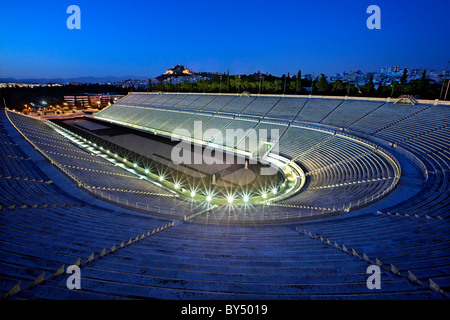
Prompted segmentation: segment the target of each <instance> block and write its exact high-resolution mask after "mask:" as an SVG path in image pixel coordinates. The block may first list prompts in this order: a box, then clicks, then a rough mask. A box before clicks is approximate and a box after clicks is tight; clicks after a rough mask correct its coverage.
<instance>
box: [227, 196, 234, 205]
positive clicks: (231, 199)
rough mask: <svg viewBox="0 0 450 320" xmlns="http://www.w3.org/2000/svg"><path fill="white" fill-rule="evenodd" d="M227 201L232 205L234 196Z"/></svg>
mask: <svg viewBox="0 0 450 320" xmlns="http://www.w3.org/2000/svg"><path fill="white" fill-rule="evenodd" d="M227 200H228V203H229V204H232V203H233V200H234V198H233V196H228V197H227Z"/></svg>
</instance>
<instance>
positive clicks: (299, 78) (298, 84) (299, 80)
mask: <svg viewBox="0 0 450 320" xmlns="http://www.w3.org/2000/svg"><path fill="white" fill-rule="evenodd" d="M295 90H296V91H297V92H300V91H302V71H301V70H300V69H299V70H298V73H297V79H296V83H295Z"/></svg>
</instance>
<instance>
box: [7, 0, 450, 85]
mask: <svg viewBox="0 0 450 320" xmlns="http://www.w3.org/2000/svg"><path fill="white" fill-rule="evenodd" d="M72 4H75V5H78V6H79V7H80V9H81V30H69V29H67V27H66V20H67V18H68V17H69V14H67V13H66V9H67V7H68V6H69V5H72ZM372 4H375V5H378V6H379V7H380V8H381V30H369V29H367V27H366V20H367V18H368V17H369V14H367V13H366V9H367V7H368V6H369V5H372ZM449 12H450V1H449V0H429V1H417V0H410V1H404V0H400V1H397V0H390V1H386V0H369V1H367V0H354V1H348V0H341V1H335V0H323V1H311V0H309V1H301V0H279V1H274V0H270V1H265V0H260V1H253V0H239V1H237V0H224V1H216V0H208V1H205V0H184V1H179V0H171V1H161V0H160V1H152V0H146V1H94V0H70V1H66V0H58V1H48V0H40V1H35V0H33V1H29V0H26V1H12V0H9V1H8V0H0V77H14V78H50V77H63V78H67V77H78V76H109V75H113V76H125V75H138V76H152V77H154V76H157V75H159V74H161V73H162V72H164V71H165V70H166V69H168V68H170V67H172V66H174V65H175V64H177V63H180V64H183V65H185V66H187V67H188V68H190V69H192V70H194V71H219V72H226V71H227V69H229V70H230V73H232V74H235V73H253V72H256V71H258V70H261V71H263V72H269V73H271V74H274V75H281V74H283V73H286V72H291V73H296V72H297V70H298V69H299V68H300V69H301V70H302V72H303V74H305V73H310V72H313V71H314V72H316V73H326V74H332V73H335V72H340V71H344V70H349V69H352V68H353V69H361V70H362V71H376V70H378V69H379V68H380V67H384V66H393V65H399V66H400V67H427V68H435V69H445V67H446V65H447V61H448V60H450V41H449V40H450V32H449V25H448V17H449Z"/></svg>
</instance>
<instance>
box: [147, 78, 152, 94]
mask: <svg viewBox="0 0 450 320" xmlns="http://www.w3.org/2000/svg"><path fill="white" fill-rule="evenodd" d="M147 91H152V79H150V78H148V82H147Z"/></svg>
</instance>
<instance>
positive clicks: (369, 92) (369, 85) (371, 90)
mask: <svg viewBox="0 0 450 320" xmlns="http://www.w3.org/2000/svg"><path fill="white" fill-rule="evenodd" d="M364 91H365V93H366V94H367V95H368V96H372V95H373V94H374V93H375V85H374V84H373V75H371V76H370V79H369V81H367V83H366V85H365V88H364Z"/></svg>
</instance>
